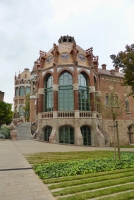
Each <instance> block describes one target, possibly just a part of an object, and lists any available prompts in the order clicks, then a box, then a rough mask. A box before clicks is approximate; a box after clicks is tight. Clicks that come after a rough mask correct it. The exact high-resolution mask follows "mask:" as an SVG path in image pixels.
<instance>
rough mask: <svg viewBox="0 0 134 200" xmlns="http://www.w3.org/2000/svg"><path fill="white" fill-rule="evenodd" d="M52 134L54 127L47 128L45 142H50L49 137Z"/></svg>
mask: <svg viewBox="0 0 134 200" xmlns="http://www.w3.org/2000/svg"><path fill="white" fill-rule="evenodd" d="M51 132H52V127H51V126H47V127H46V128H45V129H44V141H46V142H49V137H50V135H51Z"/></svg>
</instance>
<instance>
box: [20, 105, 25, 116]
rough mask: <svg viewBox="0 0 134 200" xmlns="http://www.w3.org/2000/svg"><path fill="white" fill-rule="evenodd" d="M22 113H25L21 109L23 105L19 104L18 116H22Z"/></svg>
mask: <svg viewBox="0 0 134 200" xmlns="http://www.w3.org/2000/svg"><path fill="white" fill-rule="evenodd" d="M24 115H25V113H24V111H23V106H22V105H21V106H20V107H19V116H20V117H21V116H23V117H24Z"/></svg>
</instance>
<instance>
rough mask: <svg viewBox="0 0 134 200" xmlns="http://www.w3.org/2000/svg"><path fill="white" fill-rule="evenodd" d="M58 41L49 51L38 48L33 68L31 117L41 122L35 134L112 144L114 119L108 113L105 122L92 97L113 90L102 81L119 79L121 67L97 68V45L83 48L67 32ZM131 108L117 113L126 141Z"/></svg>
mask: <svg viewBox="0 0 134 200" xmlns="http://www.w3.org/2000/svg"><path fill="white" fill-rule="evenodd" d="M58 42H59V44H58V45H56V44H54V45H53V48H52V49H51V50H50V51H48V53H46V52H43V51H40V56H39V59H37V61H36V62H35V63H34V67H33V69H32V72H31V77H30V79H31V96H30V120H31V122H33V124H35V125H36V126H37V130H36V138H37V139H39V140H44V141H49V142H50V143H64V144H75V145H89V146H109V145H110V143H113V140H114V139H113V137H114V136H113V134H114V133H113V131H112V129H109V127H111V125H112V121H111V120H109V119H104V120H103V124H102V118H101V117H100V115H99V113H98V112H97V108H96V106H95V103H94V102H95V101H94V100H95V98H96V97H97V96H100V94H101V95H102V96H103V97H104V101H105V98H106V97H107V94H108V92H109V91H108V89H107V90H106V91H104V90H103V88H102V85H106V84H107V86H108V87H109V86H110V85H109V83H108V82H107V80H111V81H114V79H116V78H117V79H119V81H120V80H121V79H122V78H123V75H121V74H120V73H119V71H118V69H116V70H111V71H110V70H106V65H104V64H103V65H102V69H98V65H99V64H98V56H94V55H93V49H92V48H89V49H87V50H84V49H82V48H81V47H80V46H78V45H77V44H76V42H75V40H74V38H73V37H70V36H63V37H61V38H60V39H59V41H58ZM111 84H112V82H111ZM119 96H120V94H119ZM106 100H107V98H106ZM124 103H125V102H124ZM127 105H128V104H127ZM131 105H132V104H129V108H132V106H131ZM127 111H128V110H127ZM127 111H126V114H125V115H124V116H123V117H121V119H119V120H121V122H122V121H124V119H125V120H126V122H125V125H124V127H125V129H124V130H123V132H122V133H121V137H123V138H122V139H121V141H122V144H128V143H129V139H128V135H127V125H128V124H130V122H131V120H132V117H133V116H134V109H131V112H130V111H128V112H127ZM121 126H122V124H121ZM103 127H104V128H103ZM104 129H105V130H106V131H104Z"/></svg>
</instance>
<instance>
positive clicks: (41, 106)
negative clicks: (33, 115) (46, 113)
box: [37, 94, 43, 113]
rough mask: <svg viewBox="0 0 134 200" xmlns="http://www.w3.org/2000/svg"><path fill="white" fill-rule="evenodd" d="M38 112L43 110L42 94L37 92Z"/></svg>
mask: <svg viewBox="0 0 134 200" xmlns="http://www.w3.org/2000/svg"><path fill="white" fill-rule="evenodd" d="M37 107H38V108H37V110H38V113H42V112H43V94H38V103H37Z"/></svg>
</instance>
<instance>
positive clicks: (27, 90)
mask: <svg viewBox="0 0 134 200" xmlns="http://www.w3.org/2000/svg"><path fill="white" fill-rule="evenodd" d="M29 93H30V87H26V95H27V94H29Z"/></svg>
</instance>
